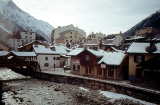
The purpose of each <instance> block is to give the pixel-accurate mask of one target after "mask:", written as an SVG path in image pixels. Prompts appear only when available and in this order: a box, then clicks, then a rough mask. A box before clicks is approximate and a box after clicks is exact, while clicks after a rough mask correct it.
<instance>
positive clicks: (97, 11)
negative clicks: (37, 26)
mask: <svg viewBox="0 0 160 105" xmlns="http://www.w3.org/2000/svg"><path fill="white" fill-rule="evenodd" d="M13 1H14V2H15V3H16V4H17V5H18V6H19V7H20V8H21V9H23V10H24V11H26V12H28V13H30V14H31V15H32V16H34V17H35V18H37V19H41V20H44V21H47V22H48V23H50V24H51V25H53V26H54V27H57V26H64V25H69V24H74V25H76V26H78V27H80V28H81V29H84V30H85V31H86V32H87V33H90V32H92V31H93V32H103V33H106V34H110V33H118V32H120V31H122V32H124V31H126V30H127V29H129V28H131V27H132V26H134V25H135V24H136V23H138V22H139V21H141V20H142V19H144V18H145V17H147V16H149V15H150V14H152V13H154V12H155V11H157V10H159V9H160V0H13Z"/></svg>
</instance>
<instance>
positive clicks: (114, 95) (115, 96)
mask: <svg viewBox="0 0 160 105" xmlns="http://www.w3.org/2000/svg"><path fill="white" fill-rule="evenodd" d="M100 93H101V94H103V95H104V96H106V97H109V98H112V101H113V100H115V99H126V98H127V99H130V100H133V101H138V102H140V103H142V104H144V105H156V104H153V103H150V102H146V101H143V100H140V99H136V98H133V97H130V96H127V95H123V94H118V93H114V92H109V91H100Z"/></svg>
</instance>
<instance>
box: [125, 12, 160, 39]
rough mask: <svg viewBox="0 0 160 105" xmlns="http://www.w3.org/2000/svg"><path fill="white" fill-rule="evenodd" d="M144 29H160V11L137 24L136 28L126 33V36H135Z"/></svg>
mask: <svg viewBox="0 0 160 105" xmlns="http://www.w3.org/2000/svg"><path fill="white" fill-rule="evenodd" d="M144 27H153V28H157V29H160V10H159V11H157V12H155V13H153V14H152V15H151V16H149V17H147V18H146V19H144V20H142V21H141V22H139V23H138V24H136V25H135V26H134V27H132V28H131V29H129V30H128V31H126V32H125V33H124V35H125V36H133V35H134V34H135V32H136V31H137V30H139V29H142V28H144Z"/></svg>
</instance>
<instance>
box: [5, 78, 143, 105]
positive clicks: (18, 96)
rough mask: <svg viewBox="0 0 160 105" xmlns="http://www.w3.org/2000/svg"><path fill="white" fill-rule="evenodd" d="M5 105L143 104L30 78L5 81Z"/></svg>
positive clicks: (72, 86)
mask: <svg viewBox="0 0 160 105" xmlns="http://www.w3.org/2000/svg"><path fill="white" fill-rule="evenodd" d="M4 85H5V89H6V91H5V92H4V93H3V101H4V103H5V105H117V104H118V105H143V104H141V103H140V102H136V101H131V100H129V99H117V100H113V99H112V98H107V97H105V96H103V95H102V94H100V92H98V91H94V90H89V89H85V88H82V87H77V86H74V85H68V84H58V83H54V82H48V81H42V80H36V79H30V80H19V81H11V82H8V83H5V84H4Z"/></svg>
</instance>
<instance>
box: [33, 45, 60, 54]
mask: <svg viewBox="0 0 160 105" xmlns="http://www.w3.org/2000/svg"><path fill="white" fill-rule="evenodd" d="M33 48H34V51H35V52H36V53H37V54H58V53H57V52H56V51H53V50H51V49H50V48H48V47H45V46H43V45H33Z"/></svg>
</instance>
